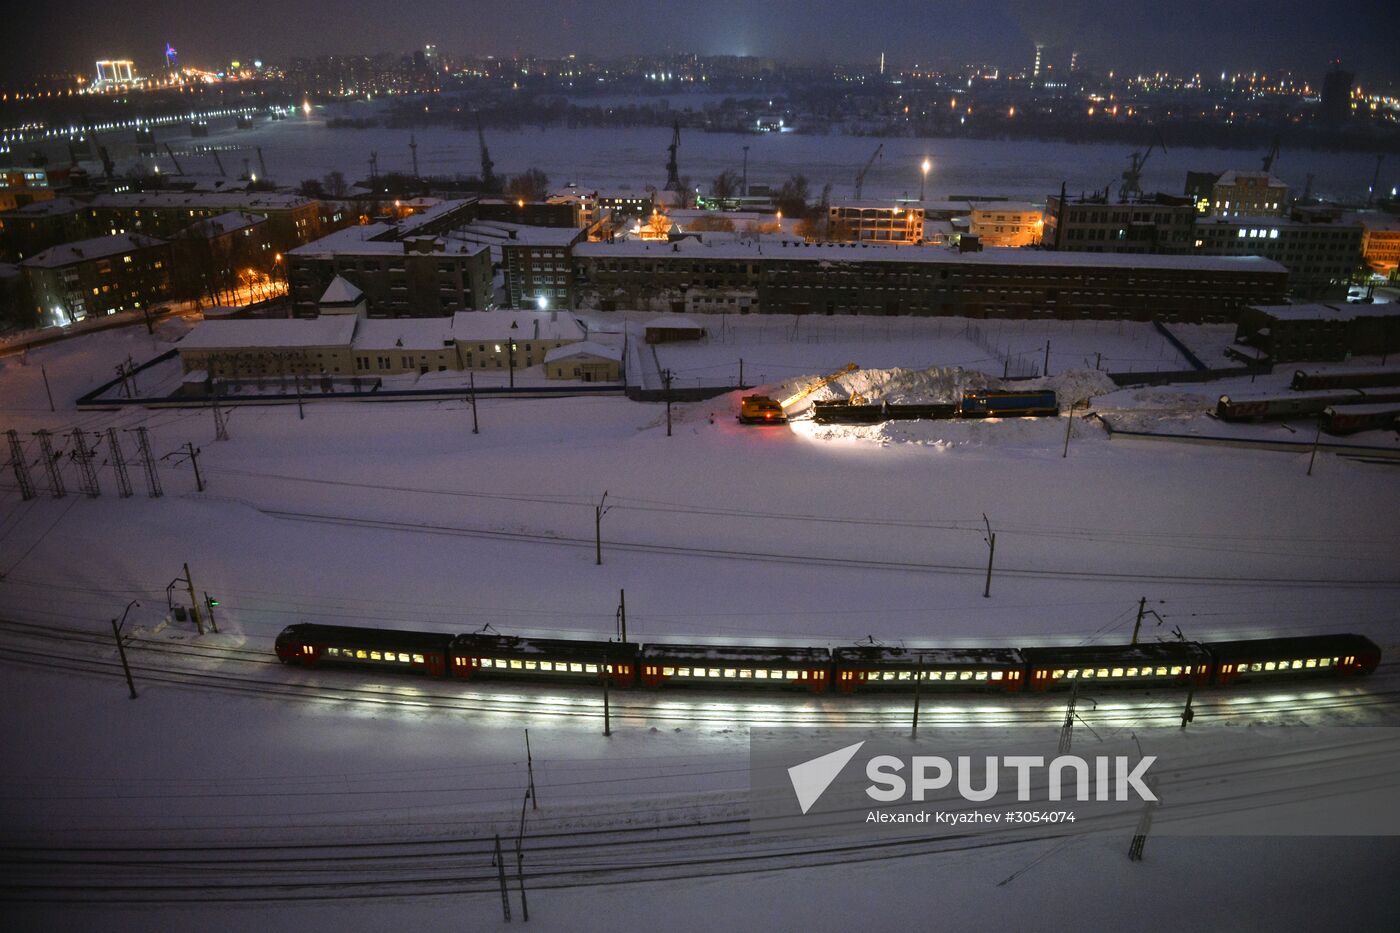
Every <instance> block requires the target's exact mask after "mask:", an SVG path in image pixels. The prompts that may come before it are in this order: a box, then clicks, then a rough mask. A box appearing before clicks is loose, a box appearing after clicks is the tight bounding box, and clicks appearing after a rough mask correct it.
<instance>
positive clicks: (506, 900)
mask: <svg viewBox="0 0 1400 933" xmlns="http://www.w3.org/2000/svg"><path fill="white" fill-rule="evenodd" d="M491 867H492V868H494V869H496V877H497V878H498V879H499V880H500V882H501V915H502V916H503V917H504V918H505V921H506V923H510V891H509V889H507V888H506V860H505V857H504V856H502V855H501V834H500V833H497V834H496V854H495V856H494V857H492V859H491Z"/></svg>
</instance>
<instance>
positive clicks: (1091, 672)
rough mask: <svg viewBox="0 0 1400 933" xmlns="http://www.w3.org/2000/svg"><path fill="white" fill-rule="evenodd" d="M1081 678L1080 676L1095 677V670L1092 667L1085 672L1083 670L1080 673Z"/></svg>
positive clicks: (1085, 669)
mask: <svg viewBox="0 0 1400 933" xmlns="http://www.w3.org/2000/svg"><path fill="white" fill-rule="evenodd" d="M1079 676H1080V677H1093V676H1094V669H1093V668H1092V667H1086V668H1084V670H1082V671H1080V672H1079Z"/></svg>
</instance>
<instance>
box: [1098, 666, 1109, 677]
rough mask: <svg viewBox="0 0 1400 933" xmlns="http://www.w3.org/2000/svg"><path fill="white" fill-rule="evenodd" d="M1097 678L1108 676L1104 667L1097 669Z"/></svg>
mask: <svg viewBox="0 0 1400 933" xmlns="http://www.w3.org/2000/svg"><path fill="white" fill-rule="evenodd" d="M1097 676H1099V677H1107V676H1108V668H1106V667H1101V668H1099V671H1098V674H1097Z"/></svg>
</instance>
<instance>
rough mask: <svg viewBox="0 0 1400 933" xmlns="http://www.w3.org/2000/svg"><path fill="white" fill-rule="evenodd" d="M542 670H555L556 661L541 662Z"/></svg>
mask: <svg viewBox="0 0 1400 933" xmlns="http://www.w3.org/2000/svg"><path fill="white" fill-rule="evenodd" d="M540 670H542V671H552V670H554V662H553V661H541V662H540Z"/></svg>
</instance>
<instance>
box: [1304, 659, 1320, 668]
mask: <svg viewBox="0 0 1400 933" xmlns="http://www.w3.org/2000/svg"><path fill="white" fill-rule="evenodd" d="M1303 666H1304V667H1317V659H1316V658H1308V659H1307V661H1305V662H1303Z"/></svg>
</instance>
